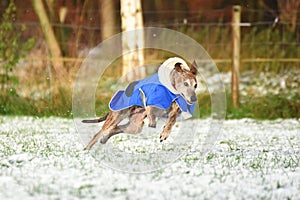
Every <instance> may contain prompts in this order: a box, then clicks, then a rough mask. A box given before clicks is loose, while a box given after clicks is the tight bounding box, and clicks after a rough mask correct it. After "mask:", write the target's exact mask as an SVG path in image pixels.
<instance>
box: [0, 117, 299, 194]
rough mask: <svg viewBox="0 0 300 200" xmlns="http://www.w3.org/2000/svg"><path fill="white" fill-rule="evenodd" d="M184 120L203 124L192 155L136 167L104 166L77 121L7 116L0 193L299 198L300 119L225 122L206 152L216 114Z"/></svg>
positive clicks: (0, 130) (0, 120) (1, 135)
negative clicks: (150, 168)
mask: <svg viewBox="0 0 300 200" xmlns="http://www.w3.org/2000/svg"><path fill="white" fill-rule="evenodd" d="M185 123H187V124H188V123H191V125H193V126H194V125H195V124H198V125H199V126H198V127H199V128H197V131H196V134H195V138H194V143H193V144H192V146H191V147H190V148H188V149H187V154H185V155H183V156H182V157H180V158H179V159H178V160H177V161H175V162H174V163H173V164H171V165H168V166H165V167H164V168H163V169H160V170H157V171H154V172H152V173H142V174H132V173H126V172H119V171H115V170H112V169H110V168H106V167H103V166H102V163H101V160H99V159H94V157H93V156H92V155H91V153H88V152H85V151H83V150H82V149H83V145H82V144H81V143H80V138H79V136H78V135H77V134H76V131H75V128H74V124H73V121H72V120H69V119H61V118H53V117H51V118H34V117H4V116H2V117H0V158H1V159H0V168H1V170H0V199H299V198H300V196H299V195H300V166H299V162H300V121H299V120H297V119H288V120H275V121H255V120H251V119H242V120H228V121H224V124H223V129H222V130H223V131H222V132H221V133H220V135H219V137H218V139H217V141H216V144H215V146H214V147H213V148H212V149H211V152H210V153H208V154H207V155H205V156H202V154H201V150H202V147H201V142H203V141H202V140H203V137H202V134H203V132H205V130H207V127H208V126H209V125H210V120H209V119H205V120H191V121H188V122H185ZM187 127H188V126H187ZM188 131H189V130H184V131H182V134H184V132H188ZM157 137H158V135H157ZM172 137H173V136H172V135H171V136H170V138H168V139H170V141H172ZM112 141H113V140H112ZM125 142H128V141H125ZM120 143H122V140H119V143H118V144H120ZM96 145H100V144H96ZM132 145H133V146H134V147H135V148H136V147H137V146H138V145H139V143H136V142H135V143H134V144H132ZM141 145H143V144H141ZM157 145H161V144H160V143H159V142H158V144H157ZM139 153H147V148H144V151H142V152H139ZM150 162H151V161H150ZM124 165H126V163H124Z"/></svg>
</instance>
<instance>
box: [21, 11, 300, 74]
mask: <svg viewBox="0 0 300 200" xmlns="http://www.w3.org/2000/svg"><path fill="white" fill-rule="evenodd" d="M99 12H100V11H99V9H98V8H89V9H86V10H84V13H82V11H80V10H78V9H68V13H69V15H68V17H67V18H66V20H65V22H64V23H59V22H56V23H54V22H53V23H51V24H52V27H53V28H54V30H55V33H56V35H57V37H58V40H59V44H60V46H61V48H62V50H63V57H62V58H54V57H50V56H49V53H48V51H47V46H46V45H45V43H44V39H43V34H42V32H41V29H40V24H39V22H38V21H37V20H30V21H26V22H20V21H19V22H16V24H17V25H18V26H21V25H26V27H27V30H26V33H25V36H24V37H35V38H36V40H37V45H36V48H35V49H34V50H33V53H31V54H30V55H28V56H27V57H26V58H24V60H25V61H28V62H33V61H42V62H44V61H52V60H63V61H64V62H66V63H70V64H71V65H72V64H73V63H78V64H80V63H81V62H82V61H83V60H84V57H85V56H86V55H87V53H88V51H89V49H92V48H93V47H95V46H97V45H98V44H99V43H100V42H101V41H102V38H101V32H102V28H101V26H100V20H99V19H100V18H99ZM278 12H286V11H284V10H280V11H277V12H274V11H272V10H267V11H265V12H262V10H259V9H249V8H246V9H244V8H243V11H242V22H241V24H240V26H241V34H242V35H241V63H242V64H244V65H245V66H247V67H246V68H249V67H250V68H251V67H255V66H262V67H263V66H269V67H270V66H271V68H272V67H273V68H278V65H280V67H281V68H290V67H300V47H299V46H300V20H298V22H297V24H296V30H295V32H294V33H291V32H290V31H289V30H288V26H290V23H288V22H280V23H279V22H278V19H277V17H278V16H277V15H278ZM207 13H208V14H207ZM262 13H263V17H258V15H261V14H262ZM115 14H116V15H120V10H116V11H115ZM80 15H82V16H84V19H83V20H82V21H81V22H78V20H77V21H76V19H78V16H80ZM143 15H144V25H145V26H153V27H165V28H170V29H173V30H176V31H180V32H182V33H185V34H186V35H188V36H190V37H192V38H193V39H195V40H196V41H198V42H199V43H200V44H201V45H202V46H203V47H204V48H205V49H206V50H207V51H208V53H209V54H210V55H211V57H212V58H213V59H214V61H215V62H216V63H218V64H220V65H221V67H222V66H226V67H225V68H227V69H229V68H230V64H231V57H232V50H231V49H232V37H231V25H232V23H231V8H230V7H227V8H222V9H211V10H206V11H203V12H202V13H200V12H195V11H187V10H178V9H174V10H159V11H154V10H145V11H143ZM205 15H208V17H212V19H206V22H204V21H202V19H203V16H205ZM72 16H73V19H74V20H73V21H72ZM75 16H77V17H75ZM174 16H175V17H174ZM243 16H246V17H243ZM258 18H263V19H260V20H257V19H258ZM120 27H121V26H120V22H119V21H118V22H117V23H116V25H115V27H113V28H114V30H115V32H116V33H118V32H120ZM79 32H81V34H78V33H79ZM37 52H38V53H37ZM266 63H267V64H266Z"/></svg>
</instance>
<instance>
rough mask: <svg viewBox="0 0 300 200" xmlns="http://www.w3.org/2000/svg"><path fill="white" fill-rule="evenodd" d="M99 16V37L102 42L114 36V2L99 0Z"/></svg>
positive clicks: (111, 0) (112, 0)
mask: <svg viewBox="0 0 300 200" xmlns="http://www.w3.org/2000/svg"><path fill="white" fill-rule="evenodd" d="M99 4H100V7H101V8H100V15H101V37H102V40H105V39H107V38H108V37H110V36H112V35H114V34H115V26H116V15H115V1H114V0H99Z"/></svg>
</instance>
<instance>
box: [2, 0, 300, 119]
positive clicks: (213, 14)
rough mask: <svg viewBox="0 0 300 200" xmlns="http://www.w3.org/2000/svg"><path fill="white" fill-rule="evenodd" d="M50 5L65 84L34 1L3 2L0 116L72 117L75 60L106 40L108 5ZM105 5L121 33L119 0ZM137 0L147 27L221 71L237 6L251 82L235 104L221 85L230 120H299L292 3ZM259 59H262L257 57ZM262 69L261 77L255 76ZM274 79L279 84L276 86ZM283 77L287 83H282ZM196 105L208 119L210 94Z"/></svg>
mask: <svg viewBox="0 0 300 200" xmlns="http://www.w3.org/2000/svg"><path fill="white" fill-rule="evenodd" d="M5 2H6V3H5ZM11 2H13V1H11ZM46 2H48V1H46ZM49 2H50V1H49ZM53 2H54V3H53V4H48V3H47V6H46V9H47V13H48V15H49V18H50V22H51V25H52V27H53V28H54V32H55V35H56V37H57V39H58V42H59V44H60V47H61V49H62V55H63V56H64V57H66V58H69V59H66V60H65V61H64V69H65V71H66V72H67V73H68V77H65V82H57V80H56V77H55V76H54V69H53V68H52V67H51V62H50V61H49V59H48V58H49V52H48V50H47V45H46V43H45V41H44V39H43V35H42V31H41V28H40V25H39V23H38V20H37V16H36V14H35V12H34V9H33V6H32V3H31V1H28V2H27V1H23V2H21V1H18V2H15V5H16V7H15V6H14V4H9V1H4V3H2V4H1V13H2V14H1V16H2V17H1V25H0V26H1V28H0V60H1V63H0V75H1V80H0V81H1V93H0V114H4V115H8V114H9V115H35V116H50V115H56V116H63V117H71V116H72V113H71V110H72V108H71V106H72V103H71V101H72V96H71V94H72V82H73V80H74V77H75V75H76V72H77V70H78V69H79V67H80V64H81V61H82V60H80V59H78V58H82V57H85V56H86V55H87V53H88V50H89V49H91V48H92V47H94V46H96V45H97V44H98V43H100V42H101V41H102V40H103V39H104V36H103V35H102V34H101V33H102V32H103V27H101V20H100V19H101V12H105V10H104V8H103V7H100V6H99V3H98V1H97V2H96V1H92V0H90V1H59V0H57V1H53ZM110 2H113V3H114V7H113V8H114V10H113V11H114V12H113V13H110V14H108V15H107V16H109V15H114V16H115V26H114V28H113V32H115V33H117V32H120V17H119V14H120V12H119V11H120V7H119V1H117V0H115V1H110ZM142 2H143V17H144V24H145V26H159V27H167V28H171V29H174V30H177V31H180V32H183V33H185V34H187V35H189V36H190V37H192V38H194V39H195V40H197V41H198V42H199V43H200V44H202V45H203V47H204V48H205V49H206V50H207V51H208V52H209V54H210V55H211V57H212V58H213V59H214V60H216V62H217V66H218V68H219V70H220V71H221V72H222V73H223V74H224V75H226V74H228V72H230V69H231V62H230V58H231V46H232V45H231V28H230V19H231V5H233V4H235V3H240V4H241V5H242V16H243V17H242V21H243V22H249V23H250V26H246V27H242V41H241V42H242V43H241V45H242V52H241V56H242V68H241V79H242V80H244V79H250V81H248V82H245V83H243V84H244V86H245V87H244V88H242V89H243V91H242V92H241V104H240V108H239V109H233V108H232V107H231V105H230V83H229V82H227V83H225V84H226V88H227V107H228V112H227V117H228V118H242V117H252V118H260V119H266V118H270V119H275V118H290V117H297V118H299V117H300V102H299V99H300V98H299V97H300V92H299V91H298V89H297V88H299V86H300V83H299V80H300V77H299V74H300V73H299V71H300V62H299V57H300V48H299V44H300V25H299V13H298V11H297V7H296V8H295V7H294V10H293V7H292V8H290V7H288V6H287V5H285V6H284V5H281V4H280V2H281V1H277V2H276V1H270V2H269V1H266V0H265V1H263V0H257V1H242V2H238V1H236V2H235V1H221V0H218V1H213V3H209V2H211V1H208V0H207V1H204V0H201V1H192V0H190V1H188V0H176V1H171V0H168V1H155V3H153V4H150V3H149V1H142ZM294 2H298V1H294ZM288 8H290V9H292V10H288ZM64 9H66V10H67V11H64ZM295 9H296V11H295ZM64 12H66V14H65V15H64V14H63V13H64ZM295 12H296V23H295V22H294V18H293V16H291V17H289V16H287V13H292V14H294V13H295ZM26 27H27V28H26ZM145 56H146V61H147V60H148V61H150V60H156V61H163V59H165V58H166V57H167V54H162V55H161V54H159V55H158V53H157V52H147V53H146V54H145ZM70 58H73V59H70ZM259 58H263V59H265V60H264V61H259V60H258V61H255V59H259ZM247 59H248V60H247ZM268 59H269V60H268ZM280 59H283V60H284V59H290V61H288V60H284V61H282V60H280ZM297 59H298V61H297ZM295 60H296V61H295ZM120 70H121V69H120V62H115V64H114V65H113V66H111V68H110V69H108V70H107V71H106V72H105V74H104V77H105V78H104V80H102V82H101V84H99V88H98V91H97V94H96V96H97V102H96V110H97V112H98V114H99V115H101V114H104V113H105V112H106V111H107V110H108V107H107V103H108V102H109V99H110V97H111V95H112V94H113V93H114V91H115V90H114V87H110V86H113V84H114V82H115V79H116V77H118V76H120ZM261 74H263V78H261V79H257V77H260V76H261ZM267 75H270V76H267ZM227 77H228V76H227ZM253 80H256V81H253ZM273 80H277V82H276V81H275V82H274V83H273V82H272V81H273ZM281 80H284V86H282V82H280V81H281ZM270 82H272V83H270ZM260 88H263V89H264V90H263V91H266V92H262V90H260ZM276 88H278V90H277V89H276ZM274 89H275V90H276V91H275V92H274ZM272 91H273V92H272ZM199 104H200V109H201V114H202V116H203V117H207V116H209V115H210V97H209V93H208V92H207V91H205V92H203V93H201V94H200V95H199Z"/></svg>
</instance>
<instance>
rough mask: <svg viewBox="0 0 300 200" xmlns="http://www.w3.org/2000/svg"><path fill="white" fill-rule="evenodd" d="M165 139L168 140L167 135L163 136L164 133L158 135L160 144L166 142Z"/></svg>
mask: <svg viewBox="0 0 300 200" xmlns="http://www.w3.org/2000/svg"><path fill="white" fill-rule="evenodd" d="M167 138H168V134H164V133H162V134H161V135H160V137H159V139H160V142H162V141H164V140H166V139H167Z"/></svg>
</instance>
